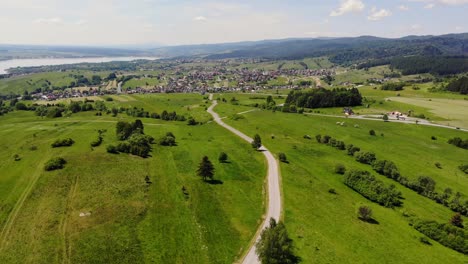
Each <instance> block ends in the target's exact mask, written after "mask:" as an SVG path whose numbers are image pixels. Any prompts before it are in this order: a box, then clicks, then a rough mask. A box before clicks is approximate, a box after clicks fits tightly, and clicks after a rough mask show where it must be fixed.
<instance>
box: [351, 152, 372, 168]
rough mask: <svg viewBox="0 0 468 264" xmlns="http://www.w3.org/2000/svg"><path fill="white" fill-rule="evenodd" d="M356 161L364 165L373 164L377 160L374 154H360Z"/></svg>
mask: <svg viewBox="0 0 468 264" xmlns="http://www.w3.org/2000/svg"><path fill="white" fill-rule="evenodd" d="M356 160H357V161H359V162H360V163H364V164H369V165H370V164H372V163H373V162H374V161H375V160H376V157H375V154H374V153H373V152H358V154H357V155H356Z"/></svg>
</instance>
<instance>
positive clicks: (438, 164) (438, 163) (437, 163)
mask: <svg viewBox="0 0 468 264" xmlns="http://www.w3.org/2000/svg"><path fill="white" fill-rule="evenodd" d="M434 166H436V168H438V169H442V164H440V162H436V163H434Z"/></svg>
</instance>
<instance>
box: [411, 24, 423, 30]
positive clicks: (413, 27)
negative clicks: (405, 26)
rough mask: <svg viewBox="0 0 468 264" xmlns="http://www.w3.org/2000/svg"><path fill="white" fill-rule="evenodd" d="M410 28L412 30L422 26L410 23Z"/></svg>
mask: <svg viewBox="0 0 468 264" xmlns="http://www.w3.org/2000/svg"><path fill="white" fill-rule="evenodd" d="M410 28H411V30H413V31H419V30H421V29H422V26H421V25H419V24H413V25H411V27H410Z"/></svg>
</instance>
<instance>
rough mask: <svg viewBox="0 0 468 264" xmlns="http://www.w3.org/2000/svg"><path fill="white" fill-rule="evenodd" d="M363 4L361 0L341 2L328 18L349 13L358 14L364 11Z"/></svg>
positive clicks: (344, 0) (343, 0)
mask: <svg viewBox="0 0 468 264" xmlns="http://www.w3.org/2000/svg"><path fill="white" fill-rule="evenodd" d="M364 7H365V5H364V3H363V2H362V1H361V0H342V1H341V5H340V6H339V7H338V9H337V10H333V11H332V12H331V13H330V16H341V15H344V14H346V13H350V12H360V11H362V10H364Z"/></svg>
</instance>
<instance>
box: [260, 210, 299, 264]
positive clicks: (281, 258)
mask: <svg viewBox="0 0 468 264" xmlns="http://www.w3.org/2000/svg"><path fill="white" fill-rule="evenodd" d="M255 251H256V253H257V255H258V257H259V259H260V261H261V262H262V264H295V263H299V262H300V258H299V257H298V256H296V255H295V254H294V245H293V241H292V239H291V238H289V235H288V232H287V230H286V227H285V226H284V224H283V223H282V222H279V223H276V221H275V219H273V218H270V226H269V227H267V228H265V229H264V230H263V231H262V233H261V235H260V240H259V241H258V242H257V244H256V249H255Z"/></svg>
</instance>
